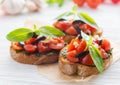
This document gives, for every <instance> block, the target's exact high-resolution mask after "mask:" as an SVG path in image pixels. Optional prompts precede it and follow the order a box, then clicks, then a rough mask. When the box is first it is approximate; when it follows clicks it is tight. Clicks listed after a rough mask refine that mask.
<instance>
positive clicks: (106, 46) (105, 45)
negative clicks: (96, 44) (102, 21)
mask: <svg viewBox="0 0 120 85" xmlns="http://www.w3.org/2000/svg"><path fill="white" fill-rule="evenodd" d="M101 47H102V48H103V49H104V50H105V51H109V50H110V48H111V45H110V42H109V41H108V40H107V39H102V43H101Z"/></svg>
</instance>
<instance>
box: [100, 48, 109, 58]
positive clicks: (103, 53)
mask: <svg viewBox="0 0 120 85" xmlns="http://www.w3.org/2000/svg"><path fill="white" fill-rule="evenodd" d="M99 50H100V55H101V57H102V58H108V57H109V56H108V54H107V53H106V52H105V50H104V49H102V48H100V49H99Z"/></svg>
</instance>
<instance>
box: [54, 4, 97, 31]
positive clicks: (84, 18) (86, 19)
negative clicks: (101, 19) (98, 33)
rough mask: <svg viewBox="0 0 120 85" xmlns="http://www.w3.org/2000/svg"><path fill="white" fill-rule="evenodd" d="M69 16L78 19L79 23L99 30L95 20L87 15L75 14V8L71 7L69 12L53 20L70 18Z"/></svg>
mask: <svg viewBox="0 0 120 85" xmlns="http://www.w3.org/2000/svg"><path fill="white" fill-rule="evenodd" d="M70 16H72V19H75V18H77V17H78V18H79V19H80V21H82V22H83V23H86V24H88V25H90V26H92V27H94V28H95V29H98V28H99V27H98V25H97V23H96V22H95V20H94V19H93V18H92V17H90V16H89V15H88V14H86V13H85V12H77V6H73V8H72V10H71V11H67V12H64V13H62V14H60V15H59V16H58V17H56V18H55V19H60V18H64V17H70Z"/></svg>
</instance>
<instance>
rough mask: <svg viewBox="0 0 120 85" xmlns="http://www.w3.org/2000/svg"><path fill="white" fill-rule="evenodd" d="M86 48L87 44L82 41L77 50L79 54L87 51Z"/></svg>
mask: <svg viewBox="0 0 120 85" xmlns="http://www.w3.org/2000/svg"><path fill="white" fill-rule="evenodd" d="M85 48H86V42H85V40H83V39H82V40H81V41H80V43H79V46H78V47H77V48H76V50H77V53H81V52H83V51H84V50H85Z"/></svg>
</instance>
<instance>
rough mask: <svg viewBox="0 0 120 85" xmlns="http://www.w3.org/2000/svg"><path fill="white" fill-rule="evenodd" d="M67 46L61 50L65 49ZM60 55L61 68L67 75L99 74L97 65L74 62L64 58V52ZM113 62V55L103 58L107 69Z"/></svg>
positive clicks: (86, 75) (104, 66)
mask: <svg viewBox="0 0 120 85" xmlns="http://www.w3.org/2000/svg"><path fill="white" fill-rule="evenodd" d="M64 50H65V48H63V49H62V50H61V52H62V51H64ZM61 52H60V55H59V68H60V70H61V71H62V72H63V73H64V74H66V75H79V76H81V77H88V76H91V75H95V74H98V73H99V71H98V70H97V68H96V67H95V66H87V65H83V64H80V63H72V62H70V61H69V60H67V58H64V56H63V55H62V53H61ZM111 62H112V56H110V57H108V58H106V59H103V68H104V70H105V69H107V68H108V67H109V66H110V64H111Z"/></svg>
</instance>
